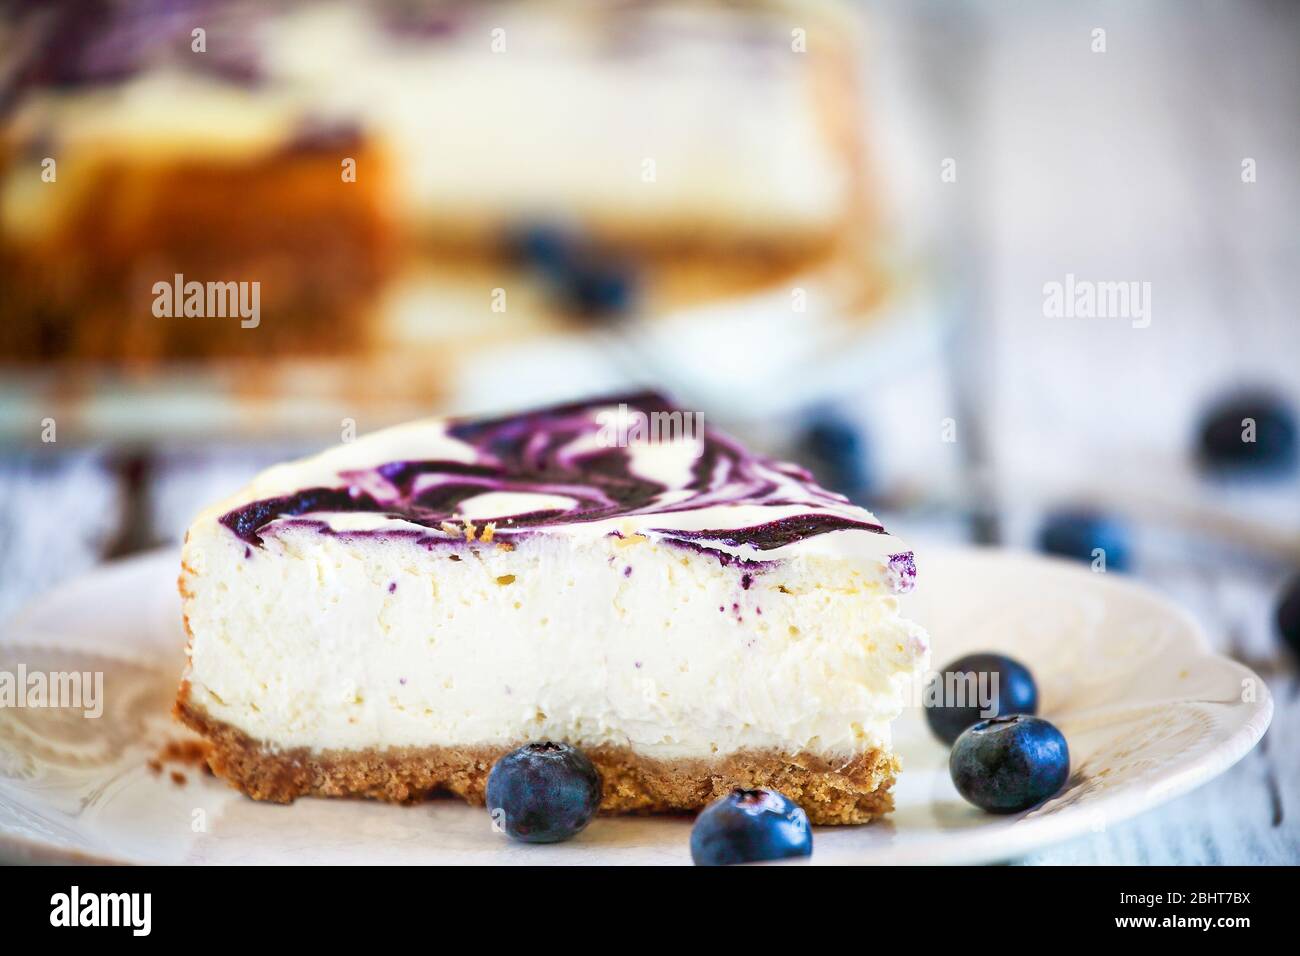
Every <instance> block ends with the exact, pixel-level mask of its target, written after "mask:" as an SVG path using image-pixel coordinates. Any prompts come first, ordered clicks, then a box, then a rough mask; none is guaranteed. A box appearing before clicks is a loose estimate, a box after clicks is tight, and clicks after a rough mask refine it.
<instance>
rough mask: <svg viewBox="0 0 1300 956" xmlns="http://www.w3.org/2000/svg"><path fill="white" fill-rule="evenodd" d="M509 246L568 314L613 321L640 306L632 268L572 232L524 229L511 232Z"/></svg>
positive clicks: (555, 227) (514, 257)
mask: <svg viewBox="0 0 1300 956" xmlns="http://www.w3.org/2000/svg"><path fill="white" fill-rule="evenodd" d="M505 243H506V249H507V251H508V253H509V255H510V258H511V259H512V260H513V261H515V262H516V263H517V264H519V265H521V266H523V267H525V268H527V269H530V270H531V271H533V272H534V273H536V274H537V275H538V276H539V277H540V278H541V279H542V281H543V282H544V283H545V284H546V285H547V287H548V288H549V289H550V294H551V297H552V298H553V299H554V301H555V303H556V304H557V305H558V306H559V307H560V308H562V309H564V310H565V311H567V312H572V313H574V314H576V315H579V316H582V317H584V318H612V317H618V316H622V315H626V314H627V313H629V312H631V310H632V309H633V307H634V306H635V304H636V296H637V282H636V274H635V271H634V270H633V268H632V267H631V265H630V264H629V263H627V262H624V261H622V260H620V259H617V258H615V257H614V256H612V255H609V254H607V253H604V252H602V251H600V250H599V249H597V248H596V247H595V246H593V245H592V244H591V243H589V242H587V241H585V240H584V239H583V237H582V236H581V235H580V234H579V233H577V232H576V231H575V230H573V229H571V228H566V227H564V226H561V225H556V224H550V223H526V224H521V225H519V226H516V227H515V228H513V229H510V230H508V231H507V234H506V239H505Z"/></svg>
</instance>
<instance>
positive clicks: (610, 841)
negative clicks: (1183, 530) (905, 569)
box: [0, 548, 1273, 864]
mask: <svg viewBox="0 0 1300 956" xmlns="http://www.w3.org/2000/svg"><path fill="white" fill-rule="evenodd" d="M918 564H919V566H920V577H919V582H920V586H919V588H918V590H917V592H916V593H915V594H914V595H911V596H909V597H907V598H906V599H905V602H906V605H907V607H906V610H907V612H908V614H909V615H910V616H913V617H915V618H916V619H918V620H920V621H921V622H922V623H924V624H925V625H926V626H927V627H929V628H930V633H931V635H932V637H933V641H934V648H935V655H934V657H935V663H936V665H939V664H942V663H944V662H946V661H948V660H951V659H952V658H954V657H956V656H958V655H960V654H961V653H964V652H966V651H971V650H986V649H987V650H998V651H1004V652H1007V653H1010V654H1013V655H1014V656H1016V657H1018V658H1020V659H1022V660H1023V661H1024V662H1025V663H1027V664H1028V665H1029V666H1030V668H1031V669H1032V670H1033V671H1034V673H1035V675H1036V676H1037V678H1038V681H1039V685H1040V688H1041V692H1042V698H1043V705H1044V706H1043V714H1044V716H1046V717H1048V718H1050V719H1051V720H1053V721H1054V722H1055V723H1056V724H1057V725H1058V726H1059V727H1060V728H1061V730H1062V731H1063V732H1064V733H1065V735H1066V738H1067V739H1068V741H1069V744H1070V751H1071V755H1072V772H1071V780H1070V784H1069V787H1068V789H1066V790H1065V791H1064V792H1063V793H1062V794H1061V795H1060V796H1058V797H1056V798H1055V799H1053V800H1051V801H1050V802H1048V803H1047V804H1045V805H1044V806H1042V807H1040V808H1039V809H1037V810H1035V811H1033V812H1030V813H1028V814H1025V815H1022V816H1019V817H1012V818H1007V817H995V816H989V815H986V814H984V813H981V812H980V811H978V810H976V809H975V808H974V807H971V806H969V805H967V804H965V803H964V802H963V801H962V800H961V799H960V798H959V797H958V796H957V794H956V791H955V790H954V789H953V787H952V784H951V782H950V781H949V778H948V773H947V754H946V751H945V750H944V748H943V747H941V746H940V745H939V744H937V743H936V742H934V741H933V740H932V739H931V738H930V737H929V735H928V733H927V732H926V731H925V727H924V721H923V719H922V716H921V714H920V713H919V712H917V711H916V710H909V712H908V713H906V714H905V715H904V717H903V718H902V720H900V722H899V724H898V725H897V729H896V738H895V740H896V744H897V747H898V750H899V752H900V754H901V756H902V759H903V762H904V772H903V774H902V776H901V777H900V779H899V782H898V785H897V790H896V794H897V804H898V807H897V810H896V812H895V813H894V814H893V816H892V817H891V818H890V819H889V820H887V821H883V822H878V823H875V824H871V825H869V826H865V827H819V828H817V831H816V836H815V853H814V856H813V862H814V863H959V862H975V861H994V860H1004V859H1009V858H1012V857H1015V856H1016V855H1018V854H1022V853H1024V852H1026V851H1028V850H1030V849H1033V848H1035V847H1039V846H1042V845H1044V844H1047V843H1051V842H1054V841H1057V840H1062V839H1065V838H1067V837H1071V836H1075V835H1077V834H1081V833H1086V832H1088V831H1090V830H1099V829H1101V828H1104V827H1106V826H1108V825H1110V824H1113V823H1115V822H1118V821H1119V820H1122V819H1124V818H1127V817H1130V816H1132V815H1134V814H1136V813H1139V812H1141V811H1144V810H1148V809H1150V808H1152V807H1155V806H1157V805H1158V804H1160V803H1162V802H1164V801H1167V800H1169V799H1171V798H1172V797H1175V796H1177V795H1179V794H1181V793H1184V792H1185V791H1187V790H1190V789H1191V788H1192V787H1195V786H1196V785H1198V784H1200V783H1203V782H1205V781H1206V780H1208V779H1210V778H1211V777H1213V776H1215V775H1217V774H1220V773H1222V772H1223V771H1225V770H1226V769H1228V767H1230V766H1232V764H1234V763H1235V762H1236V761H1237V760H1239V759H1240V758H1241V757H1242V756H1243V755H1244V754H1245V753H1246V752H1247V751H1248V750H1250V748H1251V747H1252V746H1254V744H1255V743H1256V741H1258V740H1259V739H1260V737H1261V736H1262V735H1263V733H1264V730H1265V729H1266V728H1267V726H1268V722H1269V718H1270V717H1271V715H1272V712H1273V705H1272V701H1271V699H1270V698H1269V695H1268V691H1267V690H1266V689H1265V688H1264V685H1263V683H1262V682H1261V681H1260V680H1259V678H1258V677H1256V676H1255V675H1254V674H1253V673H1252V672H1251V671H1249V670H1248V669H1247V668H1245V667H1243V666H1241V665H1240V664H1237V663H1235V662H1233V661H1230V660H1228V659H1226V658H1224V657H1219V656H1216V655H1214V654H1213V653H1211V652H1210V650H1209V647H1208V645H1207V644H1206V641H1205V639H1204V637H1203V635H1202V634H1201V633H1200V630H1199V629H1198V627H1197V626H1196V624H1195V623H1194V622H1193V621H1192V620H1191V619H1190V618H1189V617H1187V615H1185V614H1184V613H1183V612H1182V611H1180V610H1179V609H1178V608H1176V607H1174V606H1172V605H1170V604H1169V603H1167V602H1166V601H1164V600H1163V599H1161V598H1159V597H1157V596H1156V595H1154V594H1152V593H1150V592H1148V591H1146V590H1144V589H1143V588H1140V587H1138V586H1137V585H1134V584H1132V583H1131V582H1129V581H1127V580H1125V579H1123V578H1121V577H1119V576H1118V575H1115V574H1109V575H1107V574H1094V573H1092V572H1090V571H1088V570H1086V569H1084V568H1081V567H1076V566H1074V565H1069V564H1065V563H1062V562H1058V561H1055V560H1048V559H1043V558H1039V557H1034V556H1028V555H1018V554H1010V553H1006V552H999V551H978V550H972V549H947V548H944V549H939V548H934V549H929V550H924V549H923V550H921V552H920V558H919V561H918ZM177 566H178V558H177V556H176V554H175V553H174V552H171V551H167V552H158V553H152V554H149V555H145V556H142V557H139V558H135V559H133V560H130V561H125V562H121V563H117V564H111V565H107V566H105V567H103V568H102V569H100V570H98V571H96V572H95V573H94V574H91V575H89V576H87V577H84V578H82V579H80V580H78V581H75V582H73V583H71V584H69V585H66V586H64V587H63V588H61V589H59V590H57V591H55V592H54V593H52V594H50V595H49V596H47V597H46V598H45V599H43V600H42V601H40V602H38V603H37V604H36V605H35V606H34V607H32V608H30V609H29V610H28V611H27V612H26V613H25V614H23V615H21V616H20V617H19V618H18V619H17V620H15V621H14V622H12V623H11V624H10V626H9V627H8V628H6V629H5V630H4V631H3V632H2V633H0V671H4V670H8V671H11V672H13V671H15V670H16V668H17V667H18V665H19V664H23V665H25V666H26V667H27V669H28V671H29V672H31V671H37V670H41V671H46V672H48V671H70V670H89V671H102V672H103V673H104V681H105V691H104V699H105V707H104V712H103V716H102V717H100V718H99V719H87V718H85V717H84V716H82V714H81V713H80V712H73V711H70V710H66V709H30V708H29V709H0V859H9V860H14V859H18V860H40V861H45V860H113V861H131V862H184V863H283V862H292V863H354V862H356V863H360V862H365V863H376V862H384V863H422V864H423V863H543V864H553V863H689V862H690V855H689V852H688V848H687V839H688V836H689V832H690V825H691V824H690V820H689V819H687V818H680V817H676V818H665V817H660V818H601V819H598V820H596V821H595V822H594V823H592V825H591V826H590V827H589V828H588V829H587V830H586V831H585V832H584V833H583V834H581V835H580V836H579V837H578V838H577V839H575V840H573V841H571V842H569V843H565V844H559V845H555V846H524V845H519V844H515V843H512V842H510V841H509V840H507V839H506V838H505V837H504V836H501V835H500V834H497V833H494V832H493V831H492V829H491V826H490V824H489V821H488V817H487V814H485V813H484V812H483V810H482V809H480V808H474V807H468V806H465V805H463V804H461V803H460V802H458V801H452V800H437V801H433V802H431V803H426V804H423V805H417V806H413V807H398V806H389V805H385V804H378V803H373V802H368V801H356V800H311V799H304V800H299V801H298V802H297V803H295V804H294V805H292V806H288V807H281V806H272V805H269V804H260V803H255V802H254V801H252V800H248V799H246V798H244V797H242V796H241V795H239V794H238V793H236V792H234V791H233V790H230V789H229V788H227V787H226V785H225V784H223V783H222V782H220V781H219V780H215V779H213V778H211V777H208V776H205V775H203V774H201V773H198V772H197V771H195V770H194V769H193V768H190V767H184V766H175V767H167V768H165V769H164V772H163V773H162V774H156V773H154V772H152V771H151V770H150V768H149V767H148V762H149V760H150V759H151V758H154V757H155V756H156V755H157V754H158V752H159V750H160V748H161V747H162V746H163V745H164V744H165V743H166V742H167V741H168V740H179V739H184V738H185V737H186V736H187V732H186V731H184V730H182V729H181V728H180V727H179V726H177V725H175V724H174V723H173V722H172V721H171V719H170V717H169V707H170V705H171V701H172V697H173V694H174V692H175V686H176V680H177V676H178V675H179V673H180V670H181V664H182V658H183V651H182V648H183V636H182V632H181V626H180V621H179V614H180V612H179V605H178V599H177V597H176V589H175V580H176V571H177ZM172 769H176V770H179V771H180V772H182V773H183V774H184V776H185V778H186V782H185V783H184V784H179V783H176V782H173V781H172V779H171V778H170V771H171V770H172Z"/></svg>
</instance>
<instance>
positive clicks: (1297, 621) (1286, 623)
mask: <svg viewBox="0 0 1300 956" xmlns="http://www.w3.org/2000/svg"><path fill="white" fill-rule="evenodd" d="M1277 632H1278V633H1279V634H1281V635H1282V640H1284V641H1286V642H1287V643H1288V644H1289V645H1291V650H1293V651H1295V652H1296V653H1297V654H1300V574H1296V575H1293V576H1292V578H1291V580H1290V581H1288V582H1287V585H1286V587H1285V588H1283V590H1282V597H1281V599H1280V600H1279V601H1278V605H1277Z"/></svg>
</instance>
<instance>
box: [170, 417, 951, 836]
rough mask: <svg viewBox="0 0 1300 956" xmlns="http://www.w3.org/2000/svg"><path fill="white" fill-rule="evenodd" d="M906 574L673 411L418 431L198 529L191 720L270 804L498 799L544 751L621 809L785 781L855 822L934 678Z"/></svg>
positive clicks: (311, 465)
mask: <svg viewBox="0 0 1300 956" xmlns="http://www.w3.org/2000/svg"><path fill="white" fill-rule="evenodd" d="M914 577H915V566H914V564H913V560H912V554H911V552H909V551H908V550H907V549H906V548H905V547H904V546H903V545H902V544H901V543H899V542H898V540H897V539H895V538H893V537H891V536H890V535H889V534H887V533H886V532H885V530H884V529H883V528H882V527H881V525H880V523H879V522H878V521H877V520H876V519H875V517H873V516H872V515H871V514H870V513H869V512H867V511H865V510H863V509H861V508H857V507H854V506H852V505H850V504H848V503H847V502H846V501H845V500H844V499H843V498H841V497H840V496H838V495H835V494H832V493H830V492H828V491H825V490H823V489H821V488H819V487H818V486H817V485H816V484H815V483H814V482H813V481H812V478H811V476H810V475H809V474H808V473H807V472H805V471H804V470H803V469H801V468H798V467H796V466H794V465H790V464H784V463H780V462H776V461H771V460H768V459H765V458H762V457H759V456H757V455H754V454H751V453H750V452H748V451H746V450H745V449H744V448H743V447H741V446H740V445H739V444H737V443H736V442H735V441H734V440H732V439H730V438H728V437H727V436H725V435H722V434H719V433H718V432H716V431H713V430H711V429H704V428H703V427H702V425H701V422H700V420H699V417H698V416H695V415H692V414H688V413H684V412H682V411H680V410H678V409H675V408H673V407H672V406H671V405H669V404H668V403H667V402H665V400H663V399H662V398H660V397H659V396H656V395H652V394H642V395H634V396H626V397H623V398H618V399H613V400H609V401H596V402H587V403H580V404H573V405H567V406H562V407H553V408H546V409H542V410H539V411H533V412H529V413H526V414H521V415H516V416H510V417H505V418H497V419H491V420H451V421H435V420H429V421H420V422H414V423H412V424H408V425H402V426H399V427H396V428H390V429H388V430H385V431H381V432H377V433H375V434H372V435H370V436H367V437H365V438H361V439H358V440H356V441H354V442H352V443H349V444H344V445H341V446H339V447H337V448H334V449H331V450H330V451H327V452H325V453H323V454H321V455H318V456H316V457H314V458H309V459H306V460H304V461H299V462H294V463H290V464H286V465H280V466H278V467H275V468H272V469H270V470H269V471H266V472H264V473H263V474H261V475H259V476H258V477H257V478H256V479H255V480H254V481H253V483H252V484H251V485H250V486H249V487H247V488H245V489H244V490H243V491H241V492H240V493H239V494H237V495H236V496H235V497H233V498H231V499H229V500H228V501H224V502H222V503H220V504H218V505H216V506H214V507H212V508H210V509H208V510H207V511H205V512H204V513H203V514H201V515H199V517H198V518H197V519H196V520H195V522H194V524H193V525H192V526H191V528H190V529H189V532H188V534H187V536H186V542H185V548H184V554H183V558H182V571H181V576H180V590H181V595H182V598H183V603H184V612H185V625H186V629H187V631H188V633H189V636H190V641H189V667H188V669H187V671H186V673H185V676H184V679H183V681H182V683H181V687H180V693H179V697H178V700H177V712H178V714H179V715H180V717H181V718H182V719H183V720H184V721H185V722H186V723H187V724H189V726H191V727H193V728H194V729H195V730H197V731H198V732H200V733H201V734H203V735H204V736H205V737H207V738H208V739H209V740H210V742H211V744H212V748H211V753H210V757H209V763H210V765H211V767H212V769H213V771H214V772H215V773H216V774H217V775H218V776H221V777H223V778H225V779H226V780H228V781H229V782H230V783H231V784H233V785H234V786H236V787H238V788H239V789H240V790H243V791H244V792H245V793H247V794H248V795H249V796H252V797H255V798H257V799H262V800H273V801H279V802H286V801H290V800H293V799H294V798H295V797H298V796H303V795H317V796H348V795H355V796H369V797H377V798H381V799H386V800H394V801H409V800H417V799H421V798H423V797H425V796H427V795H429V794H431V793H434V792H436V791H451V792H453V793H456V794H459V795H461V796H463V797H465V798H466V799H468V800H471V801H474V802H479V803H481V802H482V800H483V793H484V787H485V784H486V779H487V774H488V770H489V769H490V767H491V766H492V763H493V761H494V760H495V759H496V758H497V757H499V756H500V755H501V754H503V753H505V752H507V751H509V750H511V749H513V748H515V747H517V746H520V745H521V744H524V743H527V742H530V741H545V740H551V741H565V742H568V743H571V744H574V745H576V746H578V747H580V748H582V749H583V750H584V751H585V752H586V753H587V754H588V755H589V756H590V757H591V759H592V760H593V762H594V763H595V764H596V766H597V767H598V768H599V769H600V771H601V773H602V776H603V778H604V801H603V804H602V807H603V809H604V810H606V811H613V812H630V811H657V810H674V809H693V808H698V807H701V806H703V805H705V804H706V803H708V802H709V801H710V800H712V799H714V798H715V797H717V796H718V795H720V794H721V793H724V792H725V791H727V790H728V789H730V788H731V787H733V786H745V787H771V788H774V789H777V790H780V791H782V792H783V793H785V794H786V795H787V796H789V797H791V798H792V799H794V800H795V801H797V802H798V803H799V804H801V805H802V806H803V808H804V809H805V810H806V811H807V813H808V816H809V819H811V820H812V821H813V822H814V823H860V822H865V821H867V820H870V819H872V818H873V817H876V816H878V815H880V814H882V813H885V812H887V811H888V810H890V809H891V807H892V801H891V797H890V794H889V788H890V786H891V785H892V783H893V780H894V775H895V773H896V771H897V770H898V761H897V759H896V758H895V756H894V754H893V752H892V751H891V748H890V723H891V722H892V721H893V720H894V719H895V718H896V717H898V715H899V713H900V711H901V710H902V708H903V706H904V704H905V701H906V699H907V698H908V695H909V693H910V692H911V690H912V687H913V682H914V680H915V679H916V678H917V677H918V676H919V675H920V674H921V673H922V672H923V671H924V669H925V668H926V667H927V665H928V657H929V652H928V647H927V639H926V635H925V633H924V631H922V629H921V628H920V627H918V626H917V625H915V624H913V623H911V622H909V621H906V620H903V619H902V618H900V616H899V608H898V600H897V597H896V595H897V594H898V593H899V592H902V591H906V590H908V589H909V588H910V587H911V585H912V581H913V578H914Z"/></svg>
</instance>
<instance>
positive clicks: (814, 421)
mask: <svg viewBox="0 0 1300 956" xmlns="http://www.w3.org/2000/svg"><path fill="white" fill-rule="evenodd" d="M797 445H798V447H797V450H796V453H797V454H798V455H799V456H800V461H801V462H802V463H803V464H806V465H807V466H808V467H809V468H810V469H811V470H812V473H813V474H814V475H815V476H816V478H817V480H818V482H820V483H821V484H822V485H824V486H826V487H827V488H829V489H830V490H831V491H838V492H839V493H840V494H842V495H845V496H847V497H848V498H850V499H852V500H853V501H858V502H860V501H862V500H863V498H864V497H865V496H866V495H867V494H868V493H869V492H870V491H871V467H870V452H869V447H868V442H867V436H866V433H865V432H864V431H863V429H862V428H860V427H859V426H858V425H857V424H856V423H855V422H853V421H851V420H850V419H849V418H848V417H847V416H846V415H844V414H843V413H842V412H838V411H836V410H835V409H833V408H817V409H814V410H812V411H811V412H809V414H808V417H807V420H806V421H805V422H804V423H803V426H802V428H801V429H800V431H799V435H798V439H797Z"/></svg>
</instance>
